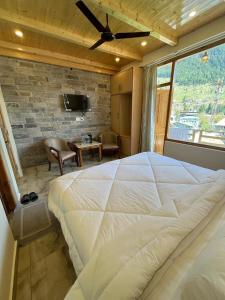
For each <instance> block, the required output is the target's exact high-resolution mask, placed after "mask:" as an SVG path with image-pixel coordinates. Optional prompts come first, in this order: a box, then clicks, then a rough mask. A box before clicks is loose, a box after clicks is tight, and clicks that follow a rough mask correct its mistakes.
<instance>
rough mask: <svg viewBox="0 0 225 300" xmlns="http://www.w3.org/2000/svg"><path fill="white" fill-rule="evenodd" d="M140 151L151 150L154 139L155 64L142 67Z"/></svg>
mask: <svg viewBox="0 0 225 300" xmlns="http://www.w3.org/2000/svg"><path fill="white" fill-rule="evenodd" d="M143 84H144V86H143V106H142V132H141V151H153V150H154V140H155V108H156V95H157V66H147V67H145V68H144V83H143Z"/></svg>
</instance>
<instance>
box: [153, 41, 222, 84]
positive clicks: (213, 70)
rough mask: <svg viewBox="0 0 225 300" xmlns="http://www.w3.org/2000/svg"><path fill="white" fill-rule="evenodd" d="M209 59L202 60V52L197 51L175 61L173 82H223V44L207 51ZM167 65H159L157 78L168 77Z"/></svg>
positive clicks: (168, 69)
mask: <svg viewBox="0 0 225 300" xmlns="http://www.w3.org/2000/svg"><path fill="white" fill-rule="evenodd" d="M207 52H208V56H209V60H208V62H207V63H204V62H202V60H201V57H202V55H203V53H204V51H203V52H201V53H197V54H195V55H191V56H189V57H185V58H183V59H180V60H178V61H177V62H176V66H175V83H176V84H178V85H182V86H189V85H202V84H203V85H204V84H212V85H215V84H217V83H218V81H220V82H221V84H225V44H223V45H219V46H217V47H214V48H211V49H209V50H208V51H207ZM169 76H170V68H169V66H165V67H161V68H159V71H158V77H159V78H169Z"/></svg>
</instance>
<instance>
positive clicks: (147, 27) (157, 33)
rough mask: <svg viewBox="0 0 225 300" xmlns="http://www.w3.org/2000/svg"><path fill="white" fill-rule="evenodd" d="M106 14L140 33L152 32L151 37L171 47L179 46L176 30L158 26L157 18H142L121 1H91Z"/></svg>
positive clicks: (161, 25)
mask: <svg viewBox="0 0 225 300" xmlns="http://www.w3.org/2000/svg"><path fill="white" fill-rule="evenodd" d="M90 1H91V2H93V3H94V4H95V5H97V6H98V7H99V8H101V9H102V10H103V11H104V12H106V13H108V14H109V15H111V16H113V17H114V18H117V19H118V20H120V21H122V22H124V23H126V24H128V25H130V26H132V27H134V28H136V29H138V30H140V31H150V32H151V36H153V37H154V38H156V39H158V40H160V41H162V42H164V43H166V44H168V45H170V46H175V45H176V44H177V37H175V35H174V32H175V31H174V30H171V28H169V26H165V25H163V24H160V25H157V24H156V17H151V18H149V19H146V18H145V19H142V18H140V16H139V14H138V13H136V11H132V10H131V9H129V7H127V6H125V4H123V3H122V2H123V1H121V2H120V3H119V1H111V0H104V1H102V0H90Z"/></svg>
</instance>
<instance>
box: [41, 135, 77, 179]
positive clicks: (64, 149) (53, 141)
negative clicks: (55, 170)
mask: <svg viewBox="0 0 225 300" xmlns="http://www.w3.org/2000/svg"><path fill="white" fill-rule="evenodd" d="M44 144H45V149H46V152H47V157H48V164H49V171H50V170H51V164H52V163H55V162H58V164H59V169H60V173H61V175H63V165H64V162H65V161H66V160H69V159H71V160H72V161H76V163H77V166H79V162H78V156H77V153H76V152H75V151H72V150H71V149H70V147H69V144H70V143H67V142H66V141H65V140H63V139H59V138H48V139H46V140H45V141H44Z"/></svg>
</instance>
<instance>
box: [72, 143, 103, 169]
mask: <svg viewBox="0 0 225 300" xmlns="http://www.w3.org/2000/svg"><path fill="white" fill-rule="evenodd" d="M74 145H75V147H76V148H77V152H78V158H79V166H80V167H82V165H83V151H86V150H93V149H98V157H99V161H101V160H102V143H99V142H96V141H92V143H90V144H85V143H74Z"/></svg>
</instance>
